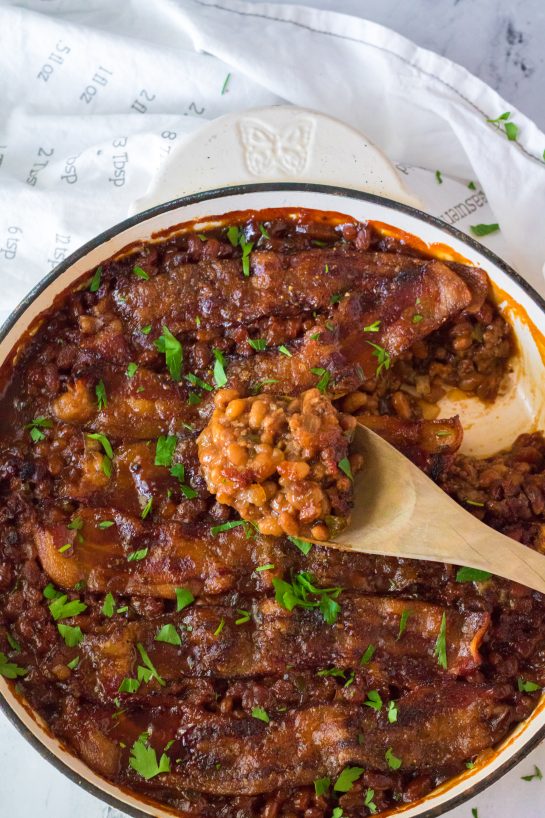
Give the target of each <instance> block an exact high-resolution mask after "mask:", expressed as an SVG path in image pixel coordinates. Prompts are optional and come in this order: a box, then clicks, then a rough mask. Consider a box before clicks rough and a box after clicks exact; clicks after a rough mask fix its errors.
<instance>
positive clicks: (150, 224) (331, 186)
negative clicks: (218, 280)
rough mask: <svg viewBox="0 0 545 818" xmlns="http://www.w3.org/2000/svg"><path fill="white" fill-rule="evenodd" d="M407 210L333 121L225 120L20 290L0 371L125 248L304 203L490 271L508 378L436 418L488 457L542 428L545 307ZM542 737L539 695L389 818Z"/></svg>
mask: <svg viewBox="0 0 545 818" xmlns="http://www.w3.org/2000/svg"><path fill="white" fill-rule="evenodd" d="M211 187H214V189H210V188H211ZM354 188H358V189H354ZM181 194H184V195H181ZM180 196H181V198H180ZM169 199H172V201H167V200H169ZM165 201H167V203H166V204H162V203H161V202H165ZM414 203H415V200H414V199H413V198H412V197H411V196H410V195H409V194H408V193H407V192H406V191H405V190H404V189H403V186H402V185H401V182H400V181H399V179H398V178H397V176H396V173H395V170H394V169H393V168H392V166H391V165H390V164H389V163H388V161H387V160H386V159H385V158H384V157H383V156H382V155H381V154H380V152H379V151H377V149H376V148H374V147H373V146H372V145H370V143H369V142H368V140H366V139H365V138H364V137H363V136H362V135H361V134H358V133H356V132H355V131H353V130H351V129H349V128H347V127H346V126H344V125H341V123H337V122H335V121H333V120H330V119H328V118H327V117H323V116H321V115H317V114H314V113H312V112H309V111H301V110H298V109H293V108H289V109H288V108H282V107H280V108H272V109H262V110H260V111H254V112H250V113H249V114H243V115H236V116H229V117H223V118H222V119H221V120H218V121H217V122H216V123H212V124H211V125H210V126H208V127H207V128H206V129H205V130H204V131H203V132H202V133H200V134H198V135H197V136H194V137H192V138H191V140H190V141H188V142H187V143H186V144H185V145H183V146H181V148H179V149H178V150H177V151H175V152H174V153H173V156H172V157H171V159H170V160H169V162H168V163H167V164H166V165H165V166H164V167H163V169H162V171H161V173H160V174H159V176H158V178H157V181H156V183H155V185H154V187H153V189H152V190H151V191H150V192H149V193H148V195H147V197H146V199H145V200H140V203H137V205H136V207H135V209H138V204H140V205H141V206H142V205H143V206H147V205H153V206H152V207H149V209H147V210H145V211H144V212H140V213H138V214H137V215H134V216H132V217H131V218H129V219H127V220H126V221H124V222H122V223H121V224H118V225H116V226H115V227H112V228H111V229H110V230H107V231H106V232H104V233H103V234H101V235H100V236H97V237H96V238H95V239H93V240H92V241H90V242H88V243H87V244H85V245H84V246H83V247H81V248H80V249H79V250H78V251H77V252H75V253H74V254H73V255H71V256H70V257H69V258H67V259H66V260H65V261H63V262H62V264H60V265H59V266H58V267H57V268H56V269H55V270H54V271H53V272H52V273H50V274H49V275H48V276H47V277H46V278H44V279H43V280H42V281H41V282H40V283H39V284H38V285H37V286H36V287H35V288H34V289H33V290H32V291H31V292H30V293H29V294H28V296H27V297H26V298H25V299H24V300H23V301H22V302H21V304H20V305H19V306H18V307H17V309H16V310H15V311H14V312H13V314H12V315H11V317H10V318H9V320H8V321H7V322H6V323H5V324H4V326H3V327H2V328H1V330H0V365H1V364H2V363H3V362H4V361H5V360H6V358H7V357H8V355H9V354H10V352H11V350H12V349H13V348H14V347H15V346H16V344H17V341H18V339H19V338H20V337H21V336H22V334H23V333H24V332H25V330H26V329H27V328H28V326H29V324H30V323H31V322H32V321H33V319H35V318H36V316H38V315H39V314H40V313H41V312H42V311H43V310H45V309H46V308H48V307H49V306H50V305H51V303H52V301H53V299H54V297H55V296H56V295H58V294H59V293H61V292H62V291H63V290H65V289H66V288H67V287H68V286H69V285H70V284H71V283H72V282H74V281H75V280H76V279H78V278H79V277H80V276H81V275H83V274H84V273H86V272H87V271H89V270H93V269H95V268H96V267H97V266H98V265H99V264H100V263H101V262H102V261H104V260H106V259H107V258H109V257H110V256H112V255H114V254H116V253H118V252H119V251H121V250H122V249H123V248H124V247H126V246H127V245H131V244H133V243H134V242H142V241H147V240H150V239H152V237H153V235H154V234H155V233H157V232H158V231H165V230H166V231H171V230H172V229H173V228H175V227H176V226H177V225H180V224H181V223H183V222H186V221H192V220H194V219H198V220H202V221H204V222H205V221H206V219H207V217H210V216H221V215H222V214H225V213H229V212H230V211H235V210H248V209H253V210H260V209H264V208H271V207H272V208H278V207H285V208H290V209H297V208H301V207H304V208H310V209H315V210H325V211H336V212H340V213H343V214H347V215H349V216H351V217H353V218H356V219H359V220H362V221H364V220H368V219H371V220H374V221H378V222H383V223H386V224H389V225H394V226H395V227H396V228H399V229H401V230H403V231H406V232H408V233H411V234H414V235H416V236H418V237H420V238H421V239H423V240H424V241H425V242H427V243H428V244H437V245H439V246H438V247H437V248H436V249H437V251H438V252H439V253H443V255H444V257H448V254H449V249H448V248H452V250H453V251H454V252H455V253H457V254H460V255H462V256H464V257H466V258H467V259H469V261H470V262H471V263H473V264H476V265H480V266H482V267H483V268H484V269H485V270H486V271H487V272H488V274H489V276H490V278H491V280H492V282H493V284H494V289H495V292H496V298H497V301H498V304H499V306H500V309H501V310H502V312H503V314H504V315H505V317H506V318H507V319H508V320H509V322H510V323H511V324H512V326H513V327H514V330H515V333H516V337H517V340H518V346H519V353H518V355H517V358H516V361H515V363H514V367H513V372H512V373H511V375H510V376H509V380H508V383H507V385H506V389H505V390H504V393H503V394H502V395H501V397H500V399H499V400H498V401H497V403H496V404H494V406H493V407H492V408H490V407H488V408H487V407H484V406H483V405H482V404H481V403H479V402H478V401H476V400H473V399H465V400H462V401H460V400H457V401H456V402H455V403H453V402H452V400H451V401H450V402H449V400H445V401H444V404H443V407H442V416H448V415H449V414H455V413H456V412H458V413H459V414H460V415H461V419H462V424H463V426H464V430H465V439H464V450H465V451H468V452H472V453H476V454H480V455H488V454H491V453H493V452H495V451H497V450H498V449H499V448H501V447H502V446H506V445H509V444H510V443H511V442H512V441H513V440H514V438H515V437H516V436H517V435H518V434H520V433H521V432H524V431H533V430H536V429H545V391H544V387H543V384H545V339H544V338H543V336H542V335H541V334H540V332H539V330H538V328H540V329H541V330H542V331H545V301H544V300H543V299H542V298H541V297H540V296H539V295H538V294H537V293H536V292H535V291H534V290H533V289H532V288H531V287H530V286H529V285H528V284H527V283H526V282H525V281H524V279H523V278H522V277H521V276H519V275H518V274H517V273H516V272H515V271H514V270H513V269H511V268H510V267H509V266H508V265H506V264H505V263H504V262H503V261H501V259H499V258H498V257H497V256H495V255H494V254H493V253H491V252H490V251H488V250H486V249H484V248H483V247H482V246H481V245H479V244H478V243H477V242H475V241H473V240H472V239H471V238H468V237H467V236H465V235H464V234H462V233H460V232H459V231H457V230H456V229H454V228H453V227H450V226H448V225H446V224H445V223H443V222H441V221H439V220H438V219H436V218H433V217H431V216H428V215H426V214H425V213H422V212H421V211H419V210H417V209H415V208H414V207H413V206H411V205H412V204H414ZM140 209H142V207H140ZM174 232H176V231H175V230H174ZM445 245H446V247H445ZM521 272H523V271H521ZM22 689H23V690H24V682H23V683H22ZM0 706H1V708H2V709H3V711H4V713H5V715H6V716H7V717H8V718H9V719H10V720H11V721H12V722H13V724H14V725H15V726H16V728H17V729H18V730H19V731H20V733H21V734H22V735H23V736H25V738H27V739H28V741H29V742H30V743H31V744H32V745H33V746H34V747H35V748H36V749H37V750H38V751H39V752H40V753H41V755H43V756H44V757H45V758H47V759H48V760H49V761H50V762H51V763H52V764H54V765H55V766H56V767H57V768H58V769H60V770H61V771H62V772H64V773H65V774H66V775H67V776H68V777H69V778H70V779H71V780H73V781H75V782H76V783H78V784H80V785H81V786H82V787H84V788H85V789H87V790H88V791H89V792H91V793H93V794H94V795H96V796H97V797H99V798H101V799H102V800H104V801H106V802H108V803H109V804H111V805H113V806H116V807H118V808H119V809H122V810H124V811H125V812H127V813H129V814H130V815H134V816H139V818H140V817H142V816H150V815H152V816H157V818H165V816H171V815H173V814H177V813H174V812H173V811H171V810H169V809H168V808H165V807H162V806H160V805H157V804H155V803H152V802H150V801H148V800H146V799H143V798H142V797H139V796H137V795H136V794H133V793H129V792H126V791H124V790H122V789H121V788H119V787H117V786H115V785H113V784H111V783H110V782H108V781H106V780H105V779H103V778H101V777H100V776H98V775H97V774H96V773H94V772H92V771H91V770H90V769H89V768H88V767H87V766H86V765H85V764H84V763H83V762H82V761H80V760H79V759H77V758H76V757H75V756H73V755H71V754H70V753H69V752H68V751H67V750H66V748H65V747H63V745H62V743H61V742H59V741H58V740H57V739H56V738H54V737H53V736H52V735H51V734H50V732H49V730H48V729H47V726H46V725H45V724H44V723H43V722H42V720H41V719H40V718H38V717H37V716H36V715H35V714H34V713H33V712H32V711H31V710H30V708H29V707H28V706H27V705H26V704H25V701H24V699H22V698H21V697H20V696H19V695H17V694H15V693H14V692H13V691H12V688H11V687H9V686H8V684H7V682H6V681H5V679H3V678H2V677H0ZM543 739H545V696H544V697H542V700H541V702H540V704H539V705H538V707H537V708H536V710H535V711H534V712H533V714H532V715H531V716H530V718H529V719H528V720H527V721H526V722H524V723H522V724H520V725H519V726H518V727H517V728H516V730H515V731H514V732H513V733H512V734H511V735H510V736H509V738H508V739H507V740H506V741H504V742H503V744H502V745H501V746H500V747H498V748H496V749H495V750H493V751H490V752H488V753H486V754H484V755H483V757H482V758H480V759H479V761H478V763H477V764H476V766H475V768H474V769H472V770H468V771H467V772H465V773H463V774H462V775H460V776H458V777H456V778H455V779H452V780H450V781H448V782H447V783H446V784H445V785H443V786H441V787H440V788H438V789H437V790H435V791H433V792H432V793H430V794H429V795H428V796H426V797H425V798H424V799H422V800H421V801H418V802H415V803H412V804H409V805H404V806H402V807H400V808H398V809H397V810H396V811H395V815H396V816H403V818H417V817H418V818H434V816H438V815H442V814H443V813H445V812H447V811H448V810H449V809H451V808H453V807H454V806H457V805H459V804H460V803H462V802H463V801H465V800H466V799H468V798H470V797H473V796H475V795H476V794H477V793H478V792H480V791H481V790H482V789H484V788H485V787H486V786H488V785H489V784H491V783H492V782H493V781H495V780H496V779H498V778H499V777H500V776H501V775H503V774H504V773H505V772H507V770H509V769H510V768H511V767H512V766H514V765H515V764H516V763H517V762H519V761H520V760H521V759H522V758H523V757H524V756H525V755H526V754H527V753H529V752H530V750H532V749H533V748H534V747H535V746H536V745H537V744H538V743H539V742H540V741H542V740H543Z"/></svg>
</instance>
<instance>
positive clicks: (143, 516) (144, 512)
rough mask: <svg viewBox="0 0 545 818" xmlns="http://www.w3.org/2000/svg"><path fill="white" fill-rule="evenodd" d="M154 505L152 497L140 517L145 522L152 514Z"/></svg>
mask: <svg viewBox="0 0 545 818" xmlns="http://www.w3.org/2000/svg"><path fill="white" fill-rule="evenodd" d="M152 505H153V497H150V498H149V500H148V501H147V503H146V505H145V506H144V508H143V509H142V513H141V514H140V517H141V518H142V519H143V520H145V519H146V517H147V516H148V514H149V513H150V511H151V507H152Z"/></svg>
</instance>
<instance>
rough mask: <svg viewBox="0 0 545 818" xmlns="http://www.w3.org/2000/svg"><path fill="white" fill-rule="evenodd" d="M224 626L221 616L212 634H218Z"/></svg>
mask: <svg viewBox="0 0 545 818" xmlns="http://www.w3.org/2000/svg"><path fill="white" fill-rule="evenodd" d="M224 627H225V619H224V618H223V616H222V618H221V619H220V623H219V625H218V627H217V628H216V630H215V631H214V636H219V635H220V633H221V632H222V630H223V629H224Z"/></svg>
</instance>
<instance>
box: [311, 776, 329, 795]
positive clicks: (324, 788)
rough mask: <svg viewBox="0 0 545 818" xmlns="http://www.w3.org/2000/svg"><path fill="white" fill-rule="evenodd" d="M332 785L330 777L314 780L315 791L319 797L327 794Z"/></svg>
mask: <svg viewBox="0 0 545 818" xmlns="http://www.w3.org/2000/svg"><path fill="white" fill-rule="evenodd" d="M330 786H331V779H330V778H317V779H316V780H315V781H314V792H315V793H316V795H317V796H318V797H319V796H320V795H327V793H328V792H329V788H330Z"/></svg>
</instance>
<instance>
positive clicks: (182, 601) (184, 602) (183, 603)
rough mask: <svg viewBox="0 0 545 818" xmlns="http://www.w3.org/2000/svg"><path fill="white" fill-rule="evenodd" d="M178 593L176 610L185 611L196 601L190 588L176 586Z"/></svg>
mask: <svg viewBox="0 0 545 818" xmlns="http://www.w3.org/2000/svg"><path fill="white" fill-rule="evenodd" d="M174 592H175V594H176V610H177V611H183V609H184V608H187V606H188V605H191V603H192V602H195V597H194V596H193V594H192V593H191V591H190V590H189V589H188V588H175V589H174Z"/></svg>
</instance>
